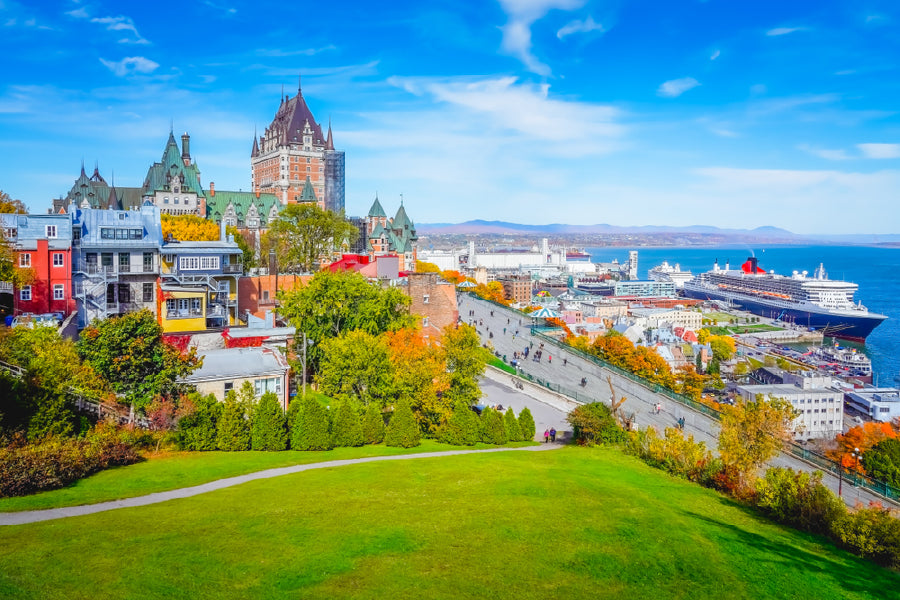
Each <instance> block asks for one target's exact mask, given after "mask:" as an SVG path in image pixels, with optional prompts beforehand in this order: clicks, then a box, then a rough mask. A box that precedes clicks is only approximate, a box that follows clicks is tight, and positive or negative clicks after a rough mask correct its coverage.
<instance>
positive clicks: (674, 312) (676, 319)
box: [630, 308, 703, 331]
mask: <svg viewBox="0 0 900 600" xmlns="http://www.w3.org/2000/svg"><path fill="white" fill-rule="evenodd" d="M630 312H631V316H632V317H634V318H636V319H641V320H642V323H644V326H645V327H661V326H663V325H671V326H672V327H683V328H685V329H691V330H693V331H697V330H698V329H700V327H701V326H702V321H703V314H702V313H700V312H698V311H695V310H684V309H681V308H675V309H668V308H632V309H631V311H630Z"/></svg>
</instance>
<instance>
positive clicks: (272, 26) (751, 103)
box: [0, 0, 900, 233]
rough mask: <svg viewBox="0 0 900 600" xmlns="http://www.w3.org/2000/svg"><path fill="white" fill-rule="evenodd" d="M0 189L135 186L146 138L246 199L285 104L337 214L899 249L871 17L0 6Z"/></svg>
mask: <svg viewBox="0 0 900 600" xmlns="http://www.w3.org/2000/svg"><path fill="white" fill-rule="evenodd" d="M0 52H2V55H3V57H4V58H3V62H2V65H3V66H2V73H3V77H2V80H0V131H2V135H0V153H2V155H3V162H2V165H3V166H2V168H0V189H3V190H5V191H7V192H8V193H9V194H10V195H12V196H13V197H15V198H21V199H22V200H24V201H25V202H26V203H27V204H28V205H29V206H30V207H31V208H32V210H35V211H41V210H44V209H46V208H47V207H48V206H49V204H50V198H52V197H56V196H59V195H60V194H64V193H65V192H66V191H67V190H68V189H69V188H70V187H71V185H72V182H73V181H74V179H75V177H77V175H78V171H79V168H80V164H81V160H82V159H84V161H85V163H86V164H87V166H88V168H89V169H90V168H92V167H93V164H94V162H95V161H98V162H99V164H100V169H101V173H102V174H103V175H104V176H106V177H107V178H109V177H111V175H112V174H113V172H114V173H115V182H116V183H117V184H118V185H122V186H139V185H141V183H142V181H143V177H144V175H145V174H146V170H147V167H148V166H149V165H150V163H151V162H153V161H155V160H158V159H159V157H160V156H161V153H162V150H163V147H164V145H165V140H166V138H167V136H168V131H169V123H170V122H174V128H175V131H176V134H178V133H181V132H182V131H185V130H186V131H188V132H189V133H190V134H191V146H192V153H193V155H194V158H195V159H196V161H197V162H198V164H199V166H200V168H201V171H202V174H203V182H204V186H206V185H208V183H209V182H210V181H214V182H215V184H216V187H217V189H245V190H246V189H248V188H249V185H250V183H249V181H250V166H249V152H250V147H251V144H252V138H253V131H254V127H256V128H259V129H263V128H265V126H266V125H267V124H268V123H269V122H270V121H271V119H272V116H273V115H274V112H275V110H276V109H277V106H278V102H279V96H280V93H281V90H282V86H284V90H285V92H286V93H289V94H291V95H293V94H295V93H296V87H297V76H298V73H302V76H303V93H304V96H305V97H306V99H307V102H308V103H309V105H310V107H311V109H312V110H313V113H314V114H315V115H316V117H317V119H318V120H319V121H320V122H322V123H324V124H327V121H328V119H329V117H331V119H332V122H333V127H334V135H335V143H336V146H337V147H338V148H339V149H343V150H345V151H346V153H347V212H348V213H350V214H363V213H364V212H365V211H366V210H367V209H368V207H369V205H370V204H371V201H372V198H373V197H374V195H375V193H376V192H377V193H378V195H379V197H380V198H381V199H382V203H383V204H384V205H385V208H386V209H387V210H388V211H389V212H390V211H392V210H394V209H395V208H396V206H397V205H398V204H399V197H400V194H401V193H402V194H403V197H404V199H405V204H406V206H407V210H408V212H409V213H410V216H411V217H412V218H413V219H414V220H415V221H417V222H460V221H465V220H469V219H479V218H480V219H502V220H508V221H516V222H521V223H551V222H561V223H579V224H592V223H611V224H615V225H693V224H709V225H718V226H723V227H748V228H749V227H757V226H761V225H776V226H781V227H785V228H787V229H790V230H792V231H795V232H798V233H900V210H898V209H897V208H896V204H897V202H898V200H900V116H898V111H900V72H898V71H900V7H898V3H897V2H895V1H894V0H882V1H869V0H859V1H854V2H846V1H841V2H838V1H828V0H819V1H815V2H813V1H794V0H792V1H790V2H785V1H784V0H778V1H770V0H754V1H738V0H707V1H699V0H660V1H649V0H648V1H641V0H635V1H626V0H619V1H592V0H499V1H491V0H487V1H484V2H460V1H446V2H402V1H401V2H394V3H372V2H365V3H363V2H324V3H312V2H268V1H264V0H260V1H256V2H252V3H251V2H243V1H230V0H206V1H192V0H185V1H183V2H179V3H175V4H165V3H163V4H159V3H145V2H141V3H124V2H104V1H96V2H92V1H88V0H84V1H81V2H73V1H60V2H50V1H43V2H37V3H35V2H27V3H26V2H14V1H12V0H0Z"/></svg>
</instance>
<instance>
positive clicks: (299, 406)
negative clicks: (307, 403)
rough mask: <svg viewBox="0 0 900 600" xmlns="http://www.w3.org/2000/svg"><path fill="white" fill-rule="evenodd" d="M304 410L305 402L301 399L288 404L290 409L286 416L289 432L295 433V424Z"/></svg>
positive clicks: (295, 399)
mask: <svg viewBox="0 0 900 600" xmlns="http://www.w3.org/2000/svg"><path fill="white" fill-rule="evenodd" d="M302 410H303V401H302V400H301V399H300V398H294V399H293V400H291V403H290V404H288V409H287V413H286V415H285V416H286V417H287V428H288V431H289V432H293V431H294V423H296V422H297V417H298V416H299V415H300V413H301V411H302ZM292 447H293V446H292Z"/></svg>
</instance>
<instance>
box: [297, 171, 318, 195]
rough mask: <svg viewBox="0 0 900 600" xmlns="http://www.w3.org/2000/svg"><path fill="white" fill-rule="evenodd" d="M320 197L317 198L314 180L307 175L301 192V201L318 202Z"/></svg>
mask: <svg viewBox="0 0 900 600" xmlns="http://www.w3.org/2000/svg"><path fill="white" fill-rule="evenodd" d="M318 201H319V199H318V198H316V190H315V189H313V185H312V181H310V180H309V175H307V176H306V183H304V184H303V191H302V192H300V202H318Z"/></svg>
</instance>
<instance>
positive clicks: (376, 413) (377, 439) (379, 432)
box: [362, 402, 384, 444]
mask: <svg viewBox="0 0 900 600" xmlns="http://www.w3.org/2000/svg"><path fill="white" fill-rule="evenodd" d="M362 434H363V440H365V443H367V444H380V443H381V442H383V441H384V415H382V414H381V407H379V406H378V404H377V403H376V402H370V403H369V407H368V408H367V409H366V416H365V419H364V420H363V428H362Z"/></svg>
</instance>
